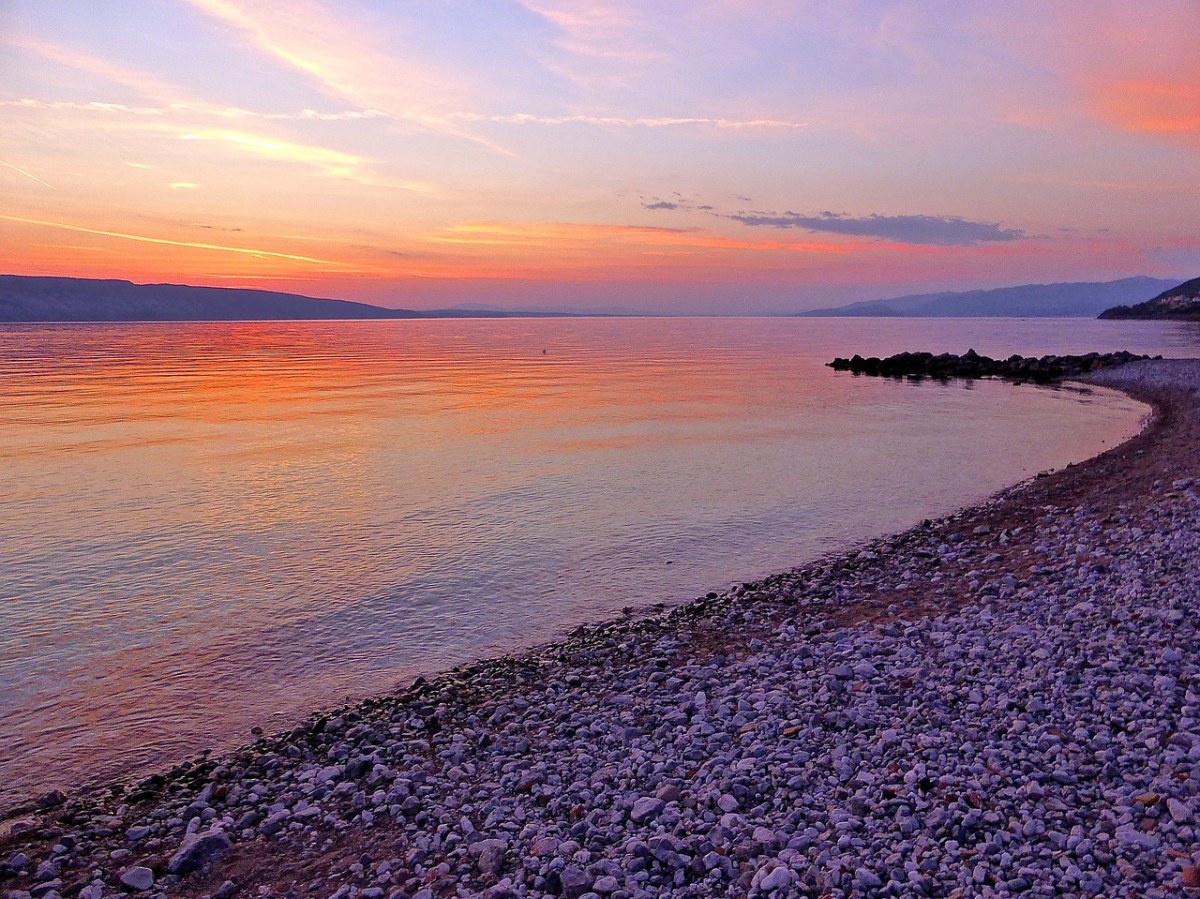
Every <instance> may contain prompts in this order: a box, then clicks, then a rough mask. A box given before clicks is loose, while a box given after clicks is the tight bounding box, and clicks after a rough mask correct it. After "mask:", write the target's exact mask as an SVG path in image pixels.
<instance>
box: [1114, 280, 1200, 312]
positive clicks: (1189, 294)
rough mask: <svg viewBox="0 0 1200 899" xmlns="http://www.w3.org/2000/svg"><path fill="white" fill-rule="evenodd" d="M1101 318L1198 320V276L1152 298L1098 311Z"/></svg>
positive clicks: (1199, 288) (1199, 293)
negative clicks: (1130, 304)
mask: <svg viewBox="0 0 1200 899" xmlns="http://www.w3.org/2000/svg"><path fill="white" fill-rule="evenodd" d="M1100 317H1101V318H1117V319H1121V318H1149V319H1168V320H1173V321H1200V278H1192V280H1190V281H1185V282H1183V283H1182V284H1178V285H1176V286H1175V287H1172V288H1170V289H1168V290H1164V291H1163V292H1162V293H1160V294H1159V295H1158V296H1156V297H1154V298H1153V299H1150V300H1147V301H1146V302H1144V303H1136V304H1134V305H1132V306H1114V307H1113V308H1112V309H1106V310H1104V312H1102V313H1100Z"/></svg>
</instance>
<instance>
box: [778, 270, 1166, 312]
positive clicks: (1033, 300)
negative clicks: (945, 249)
mask: <svg viewBox="0 0 1200 899" xmlns="http://www.w3.org/2000/svg"><path fill="white" fill-rule="evenodd" d="M1175 283H1176V282H1174V281H1164V280H1162V279H1161V278H1148V277H1144V276H1140V277H1135V278H1122V279H1120V280H1119V281H1100V282H1091V281H1085V282H1066V283H1060V284H1022V285H1020V286H1017V287H998V288H994V289H991V290H967V291H957V292H954V291H948V292H944V293H920V294H911V295H908V296H902V297H894V298H892V299H886V300H866V301H863V302H860V303H851V304H849V305H848V306H837V307H835V308H831V309H812V310H810V311H808V312H797V313H795V314H796V315H800V316H811V317H824V316H855V317H857V316H862V317H868V316H869V317H878V318H1010V317H1011V318H1095V317H1096V316H1098V315H1100V314H1101V313H1102V312H1104V310H1106V309H1108V308H1110V307H1112V306H1115V305H1117V304H1120V303H1129V302H1138V301H1140V300H1142V299H1143V298H1144V297H1148V296H1152V295H1153V294H1154V293H1155V291H1160V290H1163V289H1165V288H1168V287H1170V286H1171V285H1173V284H1175Z"/></svg>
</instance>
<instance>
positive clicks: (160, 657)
mask: <svg viewBox="0 0 1200 899" xmlns="http://www.w3.org/2000/svg"><path fill="white" fill-rule="evenodd" d="M968 348H974V349H975V350H976V351H978V352H980V353H984V354H987V355H992V356H1007V355H1010V354H1012V353H1022V354H1030V353H1032V354H1042V353H1048V352H1054V353H1074V352H1087V351H1091V350H1116V349H1129V350H1131V351H1135V352H1145V353H1162V354H1164V355H1167V356H1193V357H1194V356H1200V327H1197V326H1194V325H1183V324H1166V323H1157V322H1144V323H1142V322H1099V321H1086V320H1077V319H1071V320H1045V319H1042V320H1012V319H955V320H929V319H925V320H917V319H912V320H905V319H890V320H885V319H834V318H831V319H807V318H770V319H766V318H568V319H545V318H541V319H500V320H496V319H491V320H480V319H474V320H421V321H371V322H343V321H339V322H246V323H227V322H226V323H169V324H159V323H155V324H52V325H36V324H33V325H26V324H21V325H0V807H4V806H5V805H10V804H12V803H15V802H16V801H18V800H19V799H21V798H23V797H27V796H29V795H33V794H37V793H41V792H44V791H46V790H49V789H51V788H71V787H78V786H86V785H102V784H105V783H109V782H112V781H114V780H120V779H128V778H133V777H137V776H139V775H140V774H142V773H144V772H147V771H150V770H152V769H157V768H162V767H166V766H169V765H171V764H174V763H176V762H179V761H181V760H183V759H185V758H189V757H192V756H195V755H196V754H198V753H200V752H201V751H203V750H206V749H211V750H214V751H221V750H223V749H229V748H232V747H235V746H237V745H240V744H242V743H245V742H249V741H250V740H251V739H252V737H251V728H256V727H261V728H264V729H265V730H267V731H268V732H270V731H272V730H281V729H287V728H290V727H292V726H293V725H294V724H296V723H297V722H298V721H300V720H302V719H303V718H304V717H305V716H306V715H307V714H308V713H310V712H311V711H313V710H316V709H321V708H328V707H333V706H336V705H338V704H341V703H343V702H346V701H348V700H353V699H358V698H362V697H365V696H368V695H372V694H376V693H380V692H384V691H387V690H390V689H393V688H395V687H397V686H400V685H403V684H405V683H407V682H409V681H410V680H411V679H412V678H413V677H415V676H417V675H419V674H430V673H435V672H437V671H439V670H444V669H446V668H448V667H451V666H454V665H455V664H458V663H461V662H464V661H467V660H471V659H476V658H481V657H487V656H494V655H500V654H504V653H509V652H514V651H520V650H521V649H523V648H527V647H530V646H533V645H536V644H539V643H542V642H546V641H550V640H553V639H554V638H555V637H557V636H560V635H562V634H564V633H565V632H567V631H568V630H570V629H571V628H573V627H574V626H576V625H578V624H580V623H584V622H589V621H598V620H603V619H608V618H612V617H613V616H615V615H617V614H619V613H620V612H621V610H622V609H625V608H629V607H633V608H641V607H645V606H647V605H651V604H655V603H662V602H667V603H675V602H681V601H685V600H688V599H690V598H692V597H695V596H697V595H701V594H703V593H705V592H707V591H709V590H721V589H724V588H727V587H729V586H731V585H733V584H736V583H740V582H743V581H747V580H751V579H754V578H758V577H761V576H764V575H768V574H771V573H775V572H779V571H783V570H785V569H788V568H790V567H793V566H796V565H800V564H802V563H804V562H807V561H810V560H813V559H815V558H817V557H819V556H821V555H822V554H826V553H830V552H837V551H840V550H845V549H848V548H850V547H852V546H854V545H856V544H859V543H862V542H864V541H866V540H868V539H869V538H872V537H875V536H878V535H882V534H887V533H891V532H896V531H899V530H903V529H905V528H908V527H910V526H912V525H913V524H915V523H917V522H919V521H920V520H921V519H922V518H925V517H929V516H936V515H940V514H944V513H948V512H950V511H952V510H954V509H956V508H959V507H962V506H964V505H967V504H971V503H975V502H978V501H980V500H982V499H984V498H985V497H987V496H988V495H990V494H992V493H994V492H995V491H997V490H1000V489H1001V488H1003V487H1005V486H1007V485H1010V484H1013V483H1015V482H1019V481H1021V480H1023V479H1027V478H1030V477H1032V476H1034V475H1036V474H1037V473H1038V472H1040V471H1043V470H1047V469H1052V468H1058V467H1061V466H1064V465H1067V464H1069V463H1072V462H1078V461H1080V460H1083V459H1085V458H1087V457H1089V456H1092V455H1094V454H1096V453H1099V452H1101V451H1103V450H1105V449H1106V448H1108V447H1112V446H1114V445H1115V444H1117V443H1119V442H1120V441H1121V440H1123V439H1125V438H1127V437H1129V436H1131V435H1132V434H1134V433H1136V432H1137V431H1138V430H1139V429H1140V427H1141V426H1142V422H1143V420H1144V417H1145V415H1146V412H1147V410H1146V407H1144V406H1142V405H1141V404H1139V403H1137V402H1135V401H1133V400H1131V399H1129V398H1127V397H1125V396H1124V395H1122V394H1118V393H1114V392H1111V391H1107V390H1103V389H1080V388H1077V387H1069V386H1068V387H1057V388H1048V387H1036V386H1032V385H1028V384H1026V385H1019V386H1018V385H1013V384H1008V383H1000V382H994V381H975V382H966V381H952V382H948V383H937V382H930V381H923V382H911V381H893V380H880V379H872V378H867V377H859V376H854V375H851V374H849V373H844V372H834V371H832V370H831V369H829V368H827V367H825V366H824V363H825V362H827V361H828V360H830V359H831V358H833V357H834V356H835V355H843V356H845V355H851V354H853V353H856V352H857V353H862V354H863V355H884V354H888V353H892V352H898V351H901V350H930V351H934V352H942V351H952V352H965V351H966V350H967V349H968Z"/></svg>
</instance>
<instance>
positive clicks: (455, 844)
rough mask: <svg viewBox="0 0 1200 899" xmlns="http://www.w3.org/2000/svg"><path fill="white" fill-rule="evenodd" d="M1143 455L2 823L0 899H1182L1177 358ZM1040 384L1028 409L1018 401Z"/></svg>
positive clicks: (1192, 694) (1190, 635)
mask: <svg viewBox="0 0 1200 899" xmlns="http://www.w3.org/2000/svg"><path fill="white" fill-rule="evenodd" d="M1085 380H1087V381H1090V382H1092V383H1096V384H1100V385H1103V386H1106V387H1114V388H1118V389H1121V390H1124V391H1126V392H1128V393H1130V394H1131V395H1133V396H1134V397H1136V398H1138V399H1141V400H1144V401H1145V402H1147V403H1149V404H1151V406H1152V407H1153V408H1154V410H1155V412H1154V416H1153V418H1152V420H1151V421H1150V422H1149V424H1148V425H1147V428H1146V429H1145V431H1143V433H1142V434H1141V435H1139V436H1138V437H1136V438H1134V439H1133V440H1131V441H1129V442H1127V443H1125V444H1122V445H1121V446H1119V447H1117V448H1115V449H1113V450H1111V451H1109V452H1107V453H1105V454H1104V455H1102V456H1099V457H1097V458H1095V459H1092V460H1090V461H1088V462H1086V463H1083V464H1080V465H1077V466H1073V467H1070V468H1067V469H1065V470H1062V471H1058V472H1052V473H1044V475H1039V476H1038V477H1037V478H1035V479H1033V480H1031V481H1029V482H1026V483H1024V484H1020V485H1017V486H1015V487H1013V488H1010V489H1009V490H1007V491H1005V492H1004V493H1002V494H1000V495H998V496H997V497H995V498H994V499H993V500H991V501H990V502H988V503H986V504H984V505H981V506H977V507H974V508H971V509H966V510H963V511H961V512H959V513H956V514H954V515H951V516H949V517H946V518H941V519H938V520H934V521H926V522H924V523H922V524H920V525H918V526H917V527H915V528H913V529H911V530H909V531H907V532H905V533H902V534H898V535H894V536H891V537H888V538H884V539H880V540H878V541H875V542H873V543H871V544H869V545H867V546H864V547H860V548H859V549H857V550H855V551H852V552H849V553H844V554H839V555H836V556H829V557H826V558H823V559H820V560H818V561H816V562H814V563H812V564H809V565H806V566H803V567H800V568H797V569H795V570H792V571H789V572H786V573H783V574H779V575H776V576H774V577H771V578H768V579H766V580H763V581H760V582H757V583H749V584H742V585H739V586H738V587H735V588H733V589H732V590H728V591H725V592H721V593H715V592H714V593H710V594H708V595H707V596H705V597H703V598H699V599H697V600H695V601H694V602H692V603H689V604H687V605H684V606H680V607H676V608H663V607H656V608H651V609H649V610H642V611H639V612H636V613H635V612H633V611H632V610H630V612H629V613H628V614H627V615H625V616H624V617H622V618H621V619H619V620H616V621H611V622H607V623H603V624H599V625H596V626H592V627H588V628H582V629H580V630H578V631H576V632H574V633H573V634H571V635H570V636H569V637H567V638H565V639H563V640H562V641H560V642H557V643H554V644H551V645H547V646H543V647H540V648H538V649H536V650H533V651H530V652H524V653H522V654H520V655H516V656H512V657H505V658H499V659H493V660H488V661H485V662H479V663H475V664H472V665H469V666H464V667H460V668H458V669H455V670H453V671H450V672H447V673H446V674H443V675H439V676H438V677H436V678H431V679H429V680H418V681H417V682H416V683H414V684H412V685H411V686H408V687H406V688H405V689H403V690H401V691H399V692H397V693H395V694H392V695H387V696H382V697H376V698H374V699H371V700H367V701H365V702H363V703H360V704H358V705H356V706H353V707H347V708H344V709H340V710H335V711H330V712H325V713H322V714H319V715H314V716H313V717H311V718H310V719H309V720H307V721H305V722H304V723H302V724H300V725H298V726H297V727H295V728H294V729H293V730H292V731H290V732H287V733H282V734H275V735H263V736H261V737H260V738H259V739H258V740H257V742H255V743H253V744H250V745H247V746H245V747H243V748H242V749H240V750H238V751H236V752H233V753H230V754H226V755H221V756H207V755H206V756H203V757H201V758H198V759H194V760H193V761H191V762H189V763H187V764H184V765H180V766H178V767H176V768H175V769H172V770H171V771H168V772H163V773H162V774H160V775H156V776H153V777H150V778H146V779H144V780H142V781H140V782H138V783H133V784H122V785H114V786H113V787H112V788H111V789H109V790H104V791H99V792H90V793H77V794H70V793H61V792H58V791H54V792H49V793H46V794H45V795H43V796H40V797H37V798H36V799H34V800H31V801H30V802H29V803H26V804H24V805H23V806H20V807H18V808H16V809H12V810H9V812H8V813H6V814H5V816H4V818H3V820H0V893H3V894H5V895H6V896H7V897H8V899H60V897H67V899H74V897H76V896H79V897H82V899H102V897H106V896H117V895H136V896H144V897H147V899H151V897H159V896H186V897H200V896H208V897H212V899H230V897H234V896H239V897H241V896H245V897H269V896H278V897H283V896H296V897H299V896H313V897H319V899H443V897H486V899H513V897H531V899H543V897H566V899H645V897H651V896H662V897H710V896H711V897H717V896H720V897H726V896H734V897H743V896H745V897H777V899H785V897H829V899H849V897H864V899H866V897H884V896H891V897H898V896H913V897H918V896H929V897H947V899H966V897H988V896H1035V897H1052V896H1054V897H1058V896H1064V897H1076V896H1078V897H1084V896H1089V897H1090V896H1103V897H1178V896H1181V895H1196V896H1200V869H1198V868H1197V865H1200V657H1198V656H1197V653H1196V645H1197V642H1198V637H1200V633H1198V627H1197V618H1198V613H1200V362H1197V361H1181V360H1147V361H1139V362H1133V363H1130V364H1128V365H1125V366H1122V367H1119V368H1113V369H1108V370H1105V371H1101V372H1097V373H1094V374H1092V375H1089V376H1087V378H1086V379H1085ZM1022 389H1034V388H1022Z"/></svg>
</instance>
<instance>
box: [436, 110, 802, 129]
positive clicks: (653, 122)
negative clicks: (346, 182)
mask: <svg viewBox="0 0 1200 899" xmlns="http://www.w3.org/2000/svg"><path fill="white" fill-rule="evenodd" d="M450 118H453V119H455V120H457V121H461V122H491V123H495V124H504V125H596V126H614V127H618V128H673V127H678V126H681V125H709V126H712V127H714V128H730V129H750V128H803V127H805V125H806V124H807V123H806V122H788V121H783V120H781V119H714V118H706V117H701V116H662V117H641V118H629V117H625V116H594V115H563V116H545V115H533V114H530V113H512V114H509V115H483V114H480V113H473V112H458V113H452V114H451V115H450Z"/></svg>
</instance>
